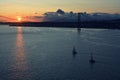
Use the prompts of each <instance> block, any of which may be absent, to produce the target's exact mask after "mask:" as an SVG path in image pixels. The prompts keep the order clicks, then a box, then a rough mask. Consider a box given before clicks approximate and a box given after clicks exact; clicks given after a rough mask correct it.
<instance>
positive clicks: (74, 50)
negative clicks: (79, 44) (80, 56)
mask: <svg viewBox="0 0 120 80" xmlns="http://www.w3.org/2000/svg"><path fill="white" fill-rule="evenodd" d="M73 54H74V55H75V54H77V52H76V49H75V47H73Z"/></svg>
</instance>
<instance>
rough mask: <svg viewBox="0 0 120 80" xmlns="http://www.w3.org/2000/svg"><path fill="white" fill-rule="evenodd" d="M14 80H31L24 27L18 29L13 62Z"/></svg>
mask: <svg viewBox="0 0 120 80" xmlns="http://www.w3.org/2000/svg"><path fill="white" fill-rule="evenodd" d="M12 67H13V76H12V79H13V80H30V74H29V72H28V65H27V61H26V54H25V49H24V40H23V35H22V27H18V28H17V36H16V43H15V52H14V60H13V65H12Z"/></svg>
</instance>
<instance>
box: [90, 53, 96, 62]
mask: <svg viewBox="0 0 120 80" xmlns="http://www.w3.org/2000/svg"><path fill="white" fill-rule="evenodd" d="M89 62H90V63H95V60H94V59H93V54H92V53H91V58H90V60H89Z"/></svg>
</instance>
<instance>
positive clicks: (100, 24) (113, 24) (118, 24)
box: [0, 19, 120, 29]
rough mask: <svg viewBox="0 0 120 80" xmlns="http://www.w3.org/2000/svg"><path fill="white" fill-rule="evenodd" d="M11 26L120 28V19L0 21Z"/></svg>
mask: <svg viewBox="0 0 120 80" xmlns="http://www.w3.org/2000/svg"><path fill="white" fill-rule="evenodd" d="M0 24H7V25H9V26H16V27H18V26H24V27H59V28H100V29H102V28H103V29H120V19H119V20H109V21H84V22H81V23H78V22H0Z"/></svg>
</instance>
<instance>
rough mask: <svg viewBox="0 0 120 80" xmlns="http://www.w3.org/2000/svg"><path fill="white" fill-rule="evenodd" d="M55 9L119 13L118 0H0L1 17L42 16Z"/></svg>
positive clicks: (119, 3)
mask: <svg viewBox="0 0 120 80" xmlns="http://www.w3.org/2000/svg"><path fill="white" fill-rule="evenodd" d="M57 9H62V10H65V11H68V12H69V11H73V12H88V13H92V12H106V13H120V0H0V18H1V16H2V17H3V16H4V17H7V18H11V19H13V20H14V19H16V18H17V17H18V16H21V17H23V16H24V17H25V16H42V15H43V14H44V13H45V12H55V11H56V10H57Z"/></svg>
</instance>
